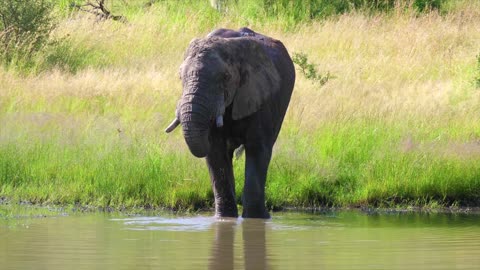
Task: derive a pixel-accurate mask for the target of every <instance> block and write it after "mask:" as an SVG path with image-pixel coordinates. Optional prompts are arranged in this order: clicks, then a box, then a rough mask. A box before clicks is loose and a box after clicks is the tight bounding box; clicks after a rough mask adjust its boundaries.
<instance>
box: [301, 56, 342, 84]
mask: <svg viewBox="0 0 480 270" xmlns="http://www.w3.org/2000/svg"><path fill="white" fill-rule="evenodd" d="M292 61H293V63H295V64H297V66H298V67H299V69H300V71H301V72H302V74H303V75H304V76H305V78H307V79H309V80H312V81H315V82H318V83H319V84H320V86H322V85H324V84H326V83H327V82H328V81H329V80H330V79H332V78H333V76H332V75H331V74H330V72H327V73H326V74H321V73H319V72H318V71H317V69H316V68H315V65H314V64H312V63H310V62H309V61H308V57H307V55H306V54H304V53H293V57H292Z"/></svg>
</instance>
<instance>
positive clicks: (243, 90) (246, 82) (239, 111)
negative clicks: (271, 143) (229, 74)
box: [230, 37, 280, 120]
mask: <svg viewBox="0 0 480 270" xmlns="http://www.w3.org/2000/svg"><path fill="white" fill-rule="evenodd" d="M230 40H233V39H230ZM235 42H241V46H239V50H240V51H239V52H238V54H237V55H242V56H243V59H242V60H243V61H242V62H241V63H240V67H239V70H240V87H239V88H238V89H237V91H236V93H235V96H234V98H233V108H232V118H233V120H238V119H242V118H244V117H247V116H249V115H251V114H253V113H255V112H256V111H258V110H259V109H260V108H261V107H262V105H263V104H264V103H265V102H266V101H267V100H268V99H270V98H271V97H272V95H274V94H275V93H276V92H278V91H279V89H280V76H279V74H278V71H277V68H276V67H275V65H274V64H273V62H272V60H271V59H270V57H269V56H268V55H267V53H266V51H265V49H264V48H263V46H262V45H261V44H260V43H259V42H258V41H257V40H254V39H253V38H247V37H244V38H238V39H237V40H236V41H235Z"/></svg>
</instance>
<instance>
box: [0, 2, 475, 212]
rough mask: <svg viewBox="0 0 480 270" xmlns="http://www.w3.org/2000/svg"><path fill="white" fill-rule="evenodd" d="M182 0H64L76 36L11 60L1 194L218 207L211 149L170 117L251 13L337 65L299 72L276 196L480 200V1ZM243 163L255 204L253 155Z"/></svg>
mask: <svg viewBox="0 0 480 270" xmlns="http://www.w3.org/2000/svg"><path fill="white" fill-rule="evenodd" d="M62 3H63V2H62ZM174 3H177V2H171V1H165V2H164V1H162V2H158V3H156V4H154V5H153V6H152V7H150V8H144V7H139V6H132V7H129V8H128V9H124V10H123V11H122V10H121V9H118V11H119V13H121V14H122V15H126V16H127V18H128V21H129V23H128V24H122V23H118V22H114V21H106V22H95V21H94V19H92V18H90V17H88V16H86V15H85V14H78V13H72V14H69V15H68V16H67V15H66V14H64V15H62V16H66V17H64V18H63V19H62V20H61V21H60V23H59V27H58V28H57V29H56V31H55V32H54V33H53V36H52V38H53V39H55V40H62V41H61V42H58V43H56V44H55V45H52V46H51V47H48V48H47V49H45V50H43V51H41V52H39V53H38V54H37V55H36V56H35V57H37V58H36V60H35V63H36V66H34V67H33V72H27V73H24V72H23V71H18V70H16V68H15V67H8V68H3V69H0V198H2V197H3V198H6V199H8V200H10V201H12V202H14V203H15V202H22V201H28V202H32V203H35V204H60V205H76V204H78V205H89V206H92V207H109V208H115V209H123V208H125V207H127V208H136V207H147V208H150V207H152V208H171V209H183V210H192V209H200V208H208V207H211V206H212V204H213V194H212V191H211V188H210V181H209V176H208V171H207V168H206V165H205V162H204V160H201V159H196V158H194V157H193V156H192V155H191V154H190V153H189V152H188V149H187V147H186V145H185V143H184V141H183V138H182V136H181V132H179V131H176V132H174V133H173V134H169V135H167V134H165V133H164V132H163V129H164V128H165V127H166V126H167V125H168V123H169V122H170V120H171V118H172V117H173V115H174V113H173V112H174V107H175V104H176V101H177V99H178V98H179V96H180V95H181V84H180V81H179V80H178V67H179V65H180V63H181V61H182V56H183V52H184V50H185V48H186V47H187V46H188V43H189V41H190V40H191V39H193V38H194V37H201V36H204V35H205V34H206V33H208V32H209V31H211V29H214V28H216V27H231V28H238V27H241V26H244V25H246V26H249V27H251V28H253V29H255V30H257V31H259V32H262V33H266V34H269V35H271V36H274V37H276V38H278V39H280V40H282V41H283V42H284V43H285V45H286V47H287V48H288V49H289V51H290V52H291V53H294V52H301V53H304V54H305V55H306V56H307V57H308V63H309V64H311V65H312V66H314V67H315V69H316V70H317V71H318V72H319V73H320V74H327V73H328V74H331V75H332V78H331V79H329V80H328V81H327V82H326V83H325V85H320V84H318V83H315V82H312V81H310V80H308V79H307V78H305V77H304V76H303V75H302V74H301V72H297V83H296V87H295V92H294V95H293V97H292V101H291V104H290V108H289V111H288V113H287V116H286V118H285V122H284V125H283V128H282V132H281V134H280V137H279V139H278V141H277V144H276V145H275V148H274V155H273V159H272V162H271V164H270V170H269V174H268V180H267V190H266V192H267V204H268V206H269V207H270V208H274V209H275V208H281V207H316V206H380V207H397V206H402V207H404V206H432V205H433V206H451V205H459V206H467V205H475V206H478V205H480V144H479V143H478V142H479V138H480V105H479V104H480V92H479V91H478V85H477V84H478V57H477V55H478V48H479V47H480V33H479V32H478V29H480V6H479V5H478V3H477V4H475V3H473V2H469V1H464V2H457V3H460V4H458V5H456V6H451V7H449V9H450V11H449V12H446V13H444V14H443V13H442V14H438V13H437V12H432V13H428V12H427V13H422V14H418V13H412V12H408V11H405V10H403V9H400V8H398V9H397V10H393V11H392V12H390V13H388V14H383V13H375V14H370V13H369V12H367V11H353V12H350V13H347V14H345V15H341V16H334V17H328V18H326V19H323V20H321V21H316V20H313V21H307V22H303V21H295V22H294V23H291V22H289V21H288V19H284V18H282V17H281V18H280V19H277V20H274V19H272V18H270V17H268V16H266V17H265V16H260V15H261V14H257V15H258V18H256V17H254V16H253V15H251V14H250V15H248V14H249V13H248V12H250V11H249V10H248V8H247V7H244V8H242V9H239V10H241V11H242V12H237V13H236V12H234V11H235V9H233V10H230V11H227V13H226V14H220V13H218V12H216V11H215V10H213V9H211V8H210V7H209V6H208V3H207V1H205V3H203V2H195V3H193V2H188V3H184V2H181V3H177V4H174ZM243 3H247V1H245V2H243ZM449 3H450V2H449ZM450 5H452V4H451V3H450ZM236 8H240V6H239V7H236ZM251 8H252V7H251ZM252 14H253V13H252ZM285 16H286V15H285ZM292 29H294V30H295V31H292ZM234 167H235V168H234V169H235V174H236V176H237V179H236V180H237V181H236V189H237V197H238V199H239V202H240V201H241V200H240V198H241V193H242V188H243V182H244V176H243V168H244V158H243V157H242V158H241V159H239V160H236V161H235V162H234Z"/></svg>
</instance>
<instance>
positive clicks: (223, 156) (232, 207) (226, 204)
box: [206, 134, 238, 217]
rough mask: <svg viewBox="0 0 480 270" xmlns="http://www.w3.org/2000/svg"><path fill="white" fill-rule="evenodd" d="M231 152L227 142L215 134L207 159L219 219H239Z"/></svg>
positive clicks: (216, 213) (216, 214)
mask: <svg viewBox="0 0 480 270" xmlns="http://www.w3.org/2000/svg"><path fill="white" fill-rule="evenodd" d="M230 152H232V153H230ZM230 152H229V151H227V146H226V143H225V140H224V139H223V138H222V137H221V136H215V134H213V136H212V143H211V147H210V152H209V154H208V155H207V158H206V159H207V165H208V170H209V173H210V180H211V184H212V189H213V194H214V196H215V216H217V217H238V209H237V203H236V201H235V178H234V176H233V168H232V155H233V151H230Z"/></svg>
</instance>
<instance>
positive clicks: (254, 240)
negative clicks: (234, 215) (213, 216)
mask: <svg viewBox="0 0 480 270" xmlns="http://www.w3.org/2000/svg"><path fill="white" fill-rule="evenodd" d="M237 226H238V225H237V220H236V219H227V220H219V221H217V222H215V223H213V224H212V227H213V230H214V232H215V237H214V240H213V241H214V242H213V244H212V251H211V257H210V260H209V269H211V270H218V269H222V270H223V269H234V258H235V256H234V249H235V248H234V247H235V229H236V227H237ZM241 226H242V236H243V255H244V257H243V258H244V262H245V269H248V270H254V269H269V267H268V263H267V251H266V250H267V249H266V245H265V242H266V241H265V226H266V222H265V220H261V219H245V220H242V222H241Z"/></svg>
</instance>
